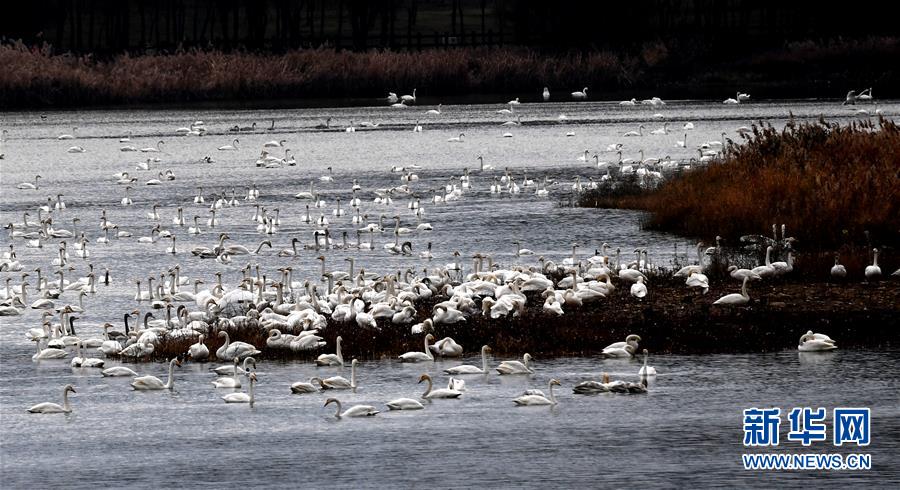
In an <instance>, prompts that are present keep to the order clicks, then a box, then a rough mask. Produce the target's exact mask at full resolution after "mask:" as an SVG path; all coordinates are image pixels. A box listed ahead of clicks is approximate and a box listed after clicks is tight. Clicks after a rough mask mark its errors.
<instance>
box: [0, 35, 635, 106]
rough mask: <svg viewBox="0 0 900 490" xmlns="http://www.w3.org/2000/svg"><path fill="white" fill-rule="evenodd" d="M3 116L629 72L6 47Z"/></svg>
mask: <svg viewBox="0 0 900 490" xmlns="http://www.w3.org/2000/svg"><path fill="white" fill-rule="evenodd" d="M0 66H4V67H6V69H5V70H3V71H2V72H0V107H15V106H41V105H91V104H115V103H128V102H177V101H217V100H234V99H257V100H262V99H281V98H289V99H300V98H337V97H367V98H368V97H384V96H386V95H387V92H388V90H391V91H397V92H398V93H399V92H400V91H402V93H412V90H413V88H416V87H418V89H419V92H420V94H422V93H423V92H425V91H426V90H427V92H428V93H429V94H430V95H436V94H441V95H459V94H472V93H505V92H511V91H524V90H527V91H529V92H534V93H538V91H539V90H540V89H541V87H543V86H544V85H547V84H549V85H551V86H554V87H571V88H569V89H567V90H576V89H580V88H581V87H582V86H584V84H585V83H589V84H591V86H592V87H593V86H596V87H598V88H599V87H601V86H610V87H611V86H614V85H615V84H616V81H617V80H618V79H619V78H620V77H622V76H626V77H632V76H635V75H637V74H638V73H637V72H630V71H628V67H627V66H626V65H625V64H623V62H622V60H621V59H620V57H619V56H617V55H615V54H612V53H609V52H595V53H588V54H581V53H571V54H564V55H559V56H552V57H545V56H541V55H540V54H539V53H537V52H535V51H532V50H529V49H525V48H461V49H454V50H439V49H435V50H425V51H420V52H415V53H408V52H387V51H370V52H365V53H354V52H350V51H334V50H333V49H324V48H322V49H305V50H296V51H289V52H287V53H284V54H277V55H273V54H257V53H247V52H232V53H225V52H220V51H200V50H190V51H184V52H179V53H175V54H168V55H143V56H130V55H121V56H117V57H114V58H112V59H109V60H97V59H95V58H93V57H92V56H74V55H71V54H61V55H57V54H54V53H53V50H52V48H51V47H50V46H47V45H45V46H42V47H28V46H26V45H24V44H21V43H12V44H0Z"/></svg>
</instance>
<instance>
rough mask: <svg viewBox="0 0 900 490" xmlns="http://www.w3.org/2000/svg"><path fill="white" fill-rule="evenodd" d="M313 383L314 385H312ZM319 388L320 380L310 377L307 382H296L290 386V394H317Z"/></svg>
mask: <svg viewBox="0 0 900 490" xmlns="http://www.w3.org/2000/svg"><path fill="white" fill-rule="evenodd" d="M313 381H315V383H313ZM319 386H322V380H321V379H320V378H316V377H312V378H309V381H308V382H303V381H298V382H296V383H294V384H292V385H291V393H294V394H304V393H318V392H319Z"/></svg>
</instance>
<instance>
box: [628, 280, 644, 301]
mask: <svg viewBox="0 0 900 490" xmlns="http://www.w3.org/2000/svg"><path fill="white" fill-rule="evenodd" d="M631 295H632V296H634V297H635V298H638V299H641V298H643V297H644V296H647V285H646V284H644V277H643V276H640V277H638V278H637V282H635V283H634V284H632V285H631Z"/></svg>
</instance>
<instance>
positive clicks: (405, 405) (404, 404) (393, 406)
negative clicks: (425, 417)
mask: <svg viewBox="0 0 900 490" xmlns="http://www.w3.org/2000/svg"><path fill="white" fill-rule="evenodd" d="M385 405H387V407H388V409H390V410H422V409H423V408H425V405H422V403H421V402H419V400H413V399H412V398H397V399H396V400H391V401H389V402H387V403H385Z"/></svg>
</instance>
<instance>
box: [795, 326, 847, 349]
mask: <svg viewBox="0 0 900 490" xmlns="http://www.w3.org/2000/svg"><path fill="white" fill-rule="evenodd" d="M834 349H837V345H835V342H834V340H832V339H831V337H829V336H827V335H825V334H821V333H813V331H812V330H809V331H807V332H806V333H805V334H803V336H801V337H800V343H799V345H797V350H799V351H801V352H824V351H829V350H834Z"/></svg>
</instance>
